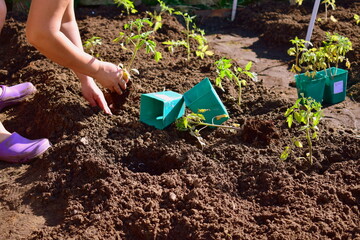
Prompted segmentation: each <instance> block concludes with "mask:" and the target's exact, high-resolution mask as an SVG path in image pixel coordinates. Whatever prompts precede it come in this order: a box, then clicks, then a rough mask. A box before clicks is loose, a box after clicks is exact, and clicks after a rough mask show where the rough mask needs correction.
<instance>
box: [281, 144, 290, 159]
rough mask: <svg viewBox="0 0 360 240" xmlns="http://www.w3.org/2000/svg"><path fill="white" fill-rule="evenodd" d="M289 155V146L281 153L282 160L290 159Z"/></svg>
mask: <svg viewBox="0 0 360 240" xmlns="http://www.w3.org/2000/svg"><path fill="white" fill-rule="evenodd" d="M289 154H290V147H288V146H287V147H285V149H284V151H283V152H282V153H281V155H280V160H282V161H285V160H286V159H287V158H288V157H289Z"/></svg>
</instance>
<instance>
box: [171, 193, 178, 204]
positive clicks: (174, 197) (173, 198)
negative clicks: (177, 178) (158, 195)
mask: <svg viewBox="0 0 360 240" xmlns="http://www.w3.org/2000/svg"><path fill="white" fill-rule="evenodd" d="M169 198H170V200H171V201H172V202H175V201H176V198H177V197H176V194H175V193H173V192H170V193H169Z"/></svg>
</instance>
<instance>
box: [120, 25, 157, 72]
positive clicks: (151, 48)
mask: <svg viewBox="0 0 360 240" xmlns="http://www.w3.org/2000/svg"><path fill="white" fill-rule="evenodd" d="M146 25H148V26H150V27H152V25H153V23H152V22H151V21H150V20H149V19H147V18H143V19H136V20H134V21H130V22H129V23H127V24H125V25H124V30H130V31H131V33H130V34H129V35H127V34H126V33H125V32H120V33H119V37H117V38H115V39H114V42H121V47H122V48H123V49H125V50H130V51H131V53H132V56H131V59H130V61H129V62H128V63H127V64H126V65H125V67H124V68H125V70H130V71H134V72H136V73H138V70H137V69H132V68H131V67H132V65H133V63H134V60H135V58H136V55H137V53H138V51H139V50H140V49H141V48H145V51H146V53H152V54H154V59H155V61H157V62H158V61H159V60H160V59H161V58H162V55H161V53H160V52H158V51H156V43H155V42H154V41H152V40H151V39H150V36H151V35H152V33H153V31H143V29H144V27H145V26H146ZM127 45H132V48H127V47H126V46H127Z"/></svg>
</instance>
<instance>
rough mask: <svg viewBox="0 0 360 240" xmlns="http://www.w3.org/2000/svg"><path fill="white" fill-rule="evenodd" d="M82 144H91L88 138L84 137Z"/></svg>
mask: <svg viewBox="0 0 360 240" xmlns="http://www.w3.org/2000/svg"><path fill="white" fill-rule="evenodd" d="M80 142H81V143H82V144H84V145H88V144H89V140H87V138H86V137H82V138H81V139H80Z"/></svg>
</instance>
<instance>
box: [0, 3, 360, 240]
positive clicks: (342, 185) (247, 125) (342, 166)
mask: <svg viewBox="0 0 360 240" xmlns="http://www.w3.org/2000/svg"><path fill="white" fill-rule="evenodd" d="M343 2H344V3H342V4H343V5H341V4H340V3H339V5H340V6H338V9H337V10H336V11H333V12H332V13H333V15H334V17H335V18H336V19H338V20H339V22H338V23H336V24H335V23H332V22H328V23H322V24H321V26H318V27H316V29H315V32H314V41H315V42H316V41H319V40H320V39H322V36H323V33H324V31H337V32H338V33H340V34H341V33H342V34H344V35H346V36H347V37H349V38H350V40H351V41H352V42H353V48H354V51H352V52H351V53H350V54H349V58H350V61H352V64H353V65H352V69H350V70H349V87H350V90H349V91H350V93H351V94H352V95H351V98H350V97H348V98H347V99H346V101H353V100H357V101H359V99H360V93H359V91H360V90H359V89H360V86H359V69H360V68H359V62H360V60H359V56H360V47H359V45H360V40H359V38H358V36H360V26H359V25H356V24H355V23H354V22H353V21H352V16H353V13H358V14H359V13H360V6H359V4H358V3H351V2H352V1H343ZM310 14H311V6H310V7H309V6H308V7H306V6H304V7H294V6H293V7H290V6H289V5H287V4H285V3H278V2H276V1H275V2H271V4H259V5H254V6H249V7H247V8H244V9H241V10H239V11H238V13H237V16H238V18H237V19H236V23H229V22H227V21H225V20H220V19H215V21H212V20H214V19H205V20H204V21H202V23H203V24H204V23H205V22H206V23H207V25H204V26H202V27H203V28H205V29H206V31H207V32H208V33H213V34H218V35H219V37H221V34H224V33H226V30H227V29H233V27H234V26H236V27H237V28H242V29H244V30H246V31H250V32H252V33H255V34H257V35H258V36H259V38H260V42H259V44H262V46H263V47H264V48H268V49H269V51H272V50H273V51H275V49H276V51H286V50H287V49H288V47H289V46H290V45H289V40H290V39H292V38H294V37H295V36H296V35H297V34H299V35H298V36H299V37H304V35H305V33H306V28H307V24H308V20H309V16H310ZM10 16H11V18H10V19H8V22H7V25H6V26H5V28H4V30H3V33H2V34H1V38H0V55H1V56H2V58H1V59H0V67H1V69H0V79H1V81H2V82H4V83H5V84H8V85H13V84H16V83H20V82H24V81H30V82H32V83H33V84H34V85H35V86H36V87H37V89H38V92H37V94H36V95H35V96H34V97H33V98H32V99H30V100H29V101H26V102H25V103H23V104H21V105H19V106H17V107H14V108H9V109H7V110H6V111H5V112H3V113H2V114H1V118H0V119H1V121H3V123H4V125H5V126H6V128H7V129H8V130H10V131H17V132H18V133H20V134H21V135H24V136H27V137H29V138H39V137H47V138H49V139H50V141H51V142H52V143H53V147H52V148H51V149H50V150H49V151H48V152H46V153H45V154H44V155H43V156H42V157H41V158H39V159H37V160H35V161H34V162H33V163H31V164H29V165H22V166H17V165H16V166H15V165H11V164H6V163H0V172H1V177H0V180H1V181H0V189H1V191H0V219H1V220H0V223H1V224H0V226H1V227H0V230H1V231H0V232H1V233H0V238H2V239H20V238H26V239H179V240H180V239H181V240H182V239H355V238H360V227H359V226H360V217H359V216H360V212H359V211H360V210H359V207H358V206H359V203H360V163H359V160H360V137H359V129H358V128H357V127H356V126H357V125H356V124H355V127H349V126H333V125H327V124H326V121H325V122H324V123H322V124H320V134H319V140H318V141H315V143H314V144H315V145H314V149H315V151H314V164H313V165H310V164H309V163H308V162H307V161H306V160H303V159H299V158H298V157H299V156H304V150H297V151H296V152H295V153H294V155H292V156H291V159H289V160H288V161H286V162H281V161H279V156H280V154H281V152H282V151H283V150H284V148H285V146H286V145H287V144H288V143H289V142H290V141H291V137H292V135H293V134H295V132H294V131H293V130H289V129H288V128H287V124H286V122H285V118H284V116H283V115H284V112H285V111H286V109H287V108H289V107H290V106H291V105H292V104H293V101H292V99H290V98H284V97H282V95H280V94H279V93H278V92H276V91H273V90H269V89H268V88H266V87H265V86H264V84H263V81H260V82H252V81H250V80H249V81H248V85H247V86H246V87H245V88H244V90H243V99H242V104H241V106H238V105H237V89H236V88H235V87H234V85H233V83H230V82H227V81H225V82H223V86H224V88H225V91H224V92H223V91H221V90H220V89H218V88H216V91H217V92H218V94H219V96H220V98H221V100H222V101H223V103H224V104H225V106H226V108H227V110H228V112H229V115H230V119H229V120H228V121H227V122H226V123H227V124H232V123H239V124H240V125H241V126H242V130H241V131H238V132H232V131H229V130H224V129H204V130H202V131H201V133H202V136H203V138H204V139H205V141H206V145H205V146H204V147H203V148H201V147H200V146H198V142H197V140H196V139H195V138H194V137H192V136H190V134H189V133H187V132H179V131H177V130H176V128H175V127H174V125H171V126H169V127H168V128H166V129H165V130H157V129H155V128H154V127H151V126H148V125H146V124H144V123H141V122H140V121H139V114H140V112H139V107H140V96H141V94H142V93H151V92H158V91H163V90H172V91H175V92H178V93H181V94H183V93H185V92H186V91H188V90H189V89H191V88H192V87H193V86H194V85H196V84H197V83H198V82H200V81H201V80H202V79H203V78H205V77H208V78H210V80H212V81H214V80H215V78H216V71H215V70H216V68H215V66H214V61H215V60H217V59H219V58H221V57H223V56H222V54H221V53H220V52H216V54H215V55H214V56H212V57H206V58H204V59H200V58H196V57H192V58H191V61H187V60H186V53H185V51H176V52H175V53H174V54H170V53H169V52H168V51H166V49H165V46H162V45H161V44H160V43H161V42H163V41H167V40H171V39H174V40H177V39H181V38H184V35H183V33H182V31H183V30H184V27H183V25H181V24H180V23H179V21H178V20H177V18H175V17H174V16H166V19H165V22H164V25H163V27H162V28H161V29H160V30H159V32H158V33H157V34H156V35H155V38H154V40H155V41H156V42H158V46H160V47H161V52H162V54H163V59H162V60H161V61H160V62H159V63H156V62H155V61H154V60H152V58H151V56H149V55H145V54H141V55H140V56H139V57H138V60H137V61H136V62H135V63H134V67H135V68H137V69H138V70H139V72H140V74H139V75H133V79H132V84H131V86H130V87H129V90H128V91H127V93H126V95H125V97H123V98H120V99H113V98H111V99H112V100H114V101H116V102H115V103H116V104H114V107H115V108H113V113H114V115H112V116H109V115H106V114H104V113H103V112H101V111H100V110H99V109H98V108H91V107H89V105H88V104H87V103H86V102H85V101H84V99H83V98H82V96H81V92H80V83H79V81H78V80H77V79H76V77H75V75H74V74H73V73H72V72H71V71H70V70H68V69H66V68H63V67H61V66H59V65H57V64H55V63H53V62H52V61H50V60H48V59H46V58H45V57H44V56H42V55H41V54H40V53H38V52H37V51H36V50H35V49H34V48H33V47H31V46H30V45H29V44H28V43H27V42H26V38H25V33H24V27H25V17H24V16H21V15H20V16H19V15H15V14H14V13H13V14H12V15H10ZM77 16H78V20H79V21H78V24H79V28H80V32H81V35H82V37H83V39H88V38H90V37H92V36H94V35H95V36H98V37H101V38H102V39H103V44H102V45H101V48H99V55H100V56H101V58H102V59H104V60H106V61H110V62H114V63H121V62H125V61H126V60H128V59H129V57H130V54H129V53H127V52H124V50H122V49H121V48H120V46H119V44H118V43H114V42H113V41H112V40H113V39H114V38H116V37H117V36H118V33H119V31H122V27H123V25H124V24H125V23H127V22H128V21H129V20H134V19H136V18H137V17H143V16H144V13H140V14H139V15H136V16H124V15H121V14H120V10H119V9H117V8H116V7H115V6H106V7H97V8H80V9H78V10H77ZM230 27H231V28H230ZM219 28H221V31H219V30H218V29H219ZM275 47H276V48H275ZM289 65H290V63H289ZM107 97H108V99H110V95H109V94H107ZM125 100H126V101H125ZM338 106H340V107H341V106H342V107H344V105H341V104H339V105H338ZM340 107H339V108H340ZM355 121H356V120H355Z"/></svg>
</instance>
